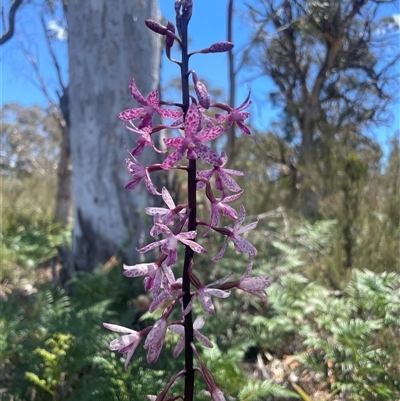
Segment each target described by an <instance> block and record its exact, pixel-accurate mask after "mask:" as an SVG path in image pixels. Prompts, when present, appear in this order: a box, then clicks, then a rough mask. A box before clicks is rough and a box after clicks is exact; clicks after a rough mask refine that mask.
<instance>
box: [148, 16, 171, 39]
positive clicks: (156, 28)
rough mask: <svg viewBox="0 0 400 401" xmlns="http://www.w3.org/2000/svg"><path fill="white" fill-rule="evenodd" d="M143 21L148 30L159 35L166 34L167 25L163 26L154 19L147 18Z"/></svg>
mask: <svg viewBox="0 0 400 401" xmlns="http://www.w3.org/2000/svg"><path fill="white" fill-rule="evenodd" d="M144 23H145V24H146V26H147V28H149V29H150V30H152V31H153V32H155V33H158V34H160V35H166V34H167V31H168V29H167V27H165V26H164V25H161V24H160V23H159V22H157V21H154V20H152V19H147V20H146V21H144Z"/></svg>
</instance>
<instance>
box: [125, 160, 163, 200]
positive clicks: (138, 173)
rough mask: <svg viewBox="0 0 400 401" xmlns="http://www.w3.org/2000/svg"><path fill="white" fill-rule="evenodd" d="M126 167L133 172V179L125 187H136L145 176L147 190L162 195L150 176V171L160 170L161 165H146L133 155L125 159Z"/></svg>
mask: <svg viewBox="0 0 400 401" xmlns="http://www.w3.org/2000/svg"><path fill="white" fill-rule="evenodd" d="M125 161H126V167H127V169H128V171H129V172H130V173H131V174H132V176H133V180H131V181H129V182H128V183H127V184H125V187H124V188H125V189H135V188H136V187H137V186H138V185H139V183H140V182H141V181H142V179H143V178H144V183H145V185H146V188H147V190H148V191H149V192H150V193H152V194H153V195H161V194H160V193H159V192H158V191H157V190H156V188H155V187H154V184H153V182H152V181H151V178H150V172H151V171H156V170H160V167H159V166H157V165H152V166H149V167H144V166H143V165H142V164H140V162H139V161H138V160H137V159H136V158H135V157H134V156H132V155H131V159H128V158H127V159H125Z"/></svg>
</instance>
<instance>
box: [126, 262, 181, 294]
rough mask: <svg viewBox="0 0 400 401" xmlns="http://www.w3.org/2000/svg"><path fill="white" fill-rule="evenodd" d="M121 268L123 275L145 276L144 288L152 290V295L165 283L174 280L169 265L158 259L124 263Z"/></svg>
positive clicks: (163, 286)
mask: <svg viewBox="0 0 400 401" xmlns="http://www.w3.org/2000/svg"><path fill="white" fill-rule="evenodd" d="M123 269H124V276H125V277H140V276H147V277H146V278H145V290H146V291H152V292H153V297H157V296H158V293H159V291H160V289H161V288H165V286H166V284H165V283H168V282H173V281H175V277H174V274H173V272H172V270H171V267H170V266H168V265H167V264H166V263H163V262H159V261H157V262H153V263H140V264H137V265H132V266H128V265H125V264H124V265H123ZM163 283H164V284H163Z"/></svg>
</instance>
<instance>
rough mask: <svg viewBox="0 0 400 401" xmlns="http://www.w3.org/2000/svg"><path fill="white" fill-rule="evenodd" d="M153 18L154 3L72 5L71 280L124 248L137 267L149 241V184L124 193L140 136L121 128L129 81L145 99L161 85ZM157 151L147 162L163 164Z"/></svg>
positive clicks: (129, 102) (129, 0) (101, 0)
mask: <svg viewBox="0 0 400 401" xmlns="http://www.w3.org/2000/svg"><path fill="white" fill-rule="evenodd" d="M147 18H151V19H155V20H159V10H158V2H157V1H156V0H113V1H110V0H85V1H82V0H69V4H68V29H69V32H68V35H69V44H68V50H69V73H70V87H69V89H70V92H69V94H70V103H71V104H70V112H71V152H72V166H73V169H72V170H73V192H74V208H75V213H74V214H75V225H74V233H73V262H72V265H73V266H72V267H70V271H69V275H71V274H73V272H74V271H91V270H93V268H94V267H96V266H97V265H98V264H100V263H105V262H106V261H107V260H109V258H110V257H111V256H113V255H117V254H119V253H120V252H121V251H122V254H123V255H124V261H125V262H127V263H133V262H135V260H136V259H135V258H137V256H136V252H135V248H136V247H139V246H140V245H141V243H143V242H144V241H145V240H146V235H147V234H146V232H147V231H148V229H147V230H146V231H145V228H146V227H145V226H148V224H146V225H145V223H144V220H143V218H144V211H143V209H144V207H145V206H149V205H151V204H152V202H154V196H152V195H149V194H148V192H147V190H146V189H145V187H144V183H141V184H140V185H141V190H140V189H139V191H137V190H135V192H131V191H128V190H124V189H123V187H124V184H125V183H126V182H127V181H129V180H130V179H131V176H130V175H129V173H128V172H127V170H126V167H125V158H126V157H128V154H127V153H126V152H125V149H124V140H125V139H127V146H128V148H131V146H132V145H133V143H134V140H135V139H136V137H137V135H135V134H133V133H131V132H130V131H128V130H127V129H126V128H124V127H123V124H122V122H121V121H120V120H119V119H118V113H119V112H120V111H122V110H124V109H126V108H129V107H135V103H134V100H133V99H132V98H131V96H130V94H129V91H128V82H129V80H130V78H131V77H135V82H136V84H137V86H138V88H139V89H140V91H141V92H142V93H143V94H144V96H146V95H147V94H148V93H149V92H150V91H151V90H153V89H158V86H159V78H160V77H159V74H160V49H161V48H160V46H161V42H160V37H159V35H156V34H154V33H152V32H151V31H149V30H148V29H147V28H146V26H145V24H144V20H145V19H147ZM153 153H154V152H149V153H147V158H146V156H145V160H146V163H147V164H151V163H154V162H157V160H156V159H155V156H154V155H153ZM142 160H143V158H142ZM153 178H156V177H153ZM155 182H157V180H156V181H155ZM147 228H148V227H147Z"/></svg>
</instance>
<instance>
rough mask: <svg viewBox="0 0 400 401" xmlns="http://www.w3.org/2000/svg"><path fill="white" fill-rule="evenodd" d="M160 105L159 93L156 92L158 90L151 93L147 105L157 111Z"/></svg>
mask: <svg viewBox="0 0 400 401" xmlns="http://www.w3.org/2000/svg"><path fill="white" fill-rule="evenodd" d="M159 103H160V98H159V96H158V91H156V90H154V91H151V92H150V93H149V94H148V95H147V104H148V105H149V106H151V107H153V109H157V108H158V104H159Z"/></svg>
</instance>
